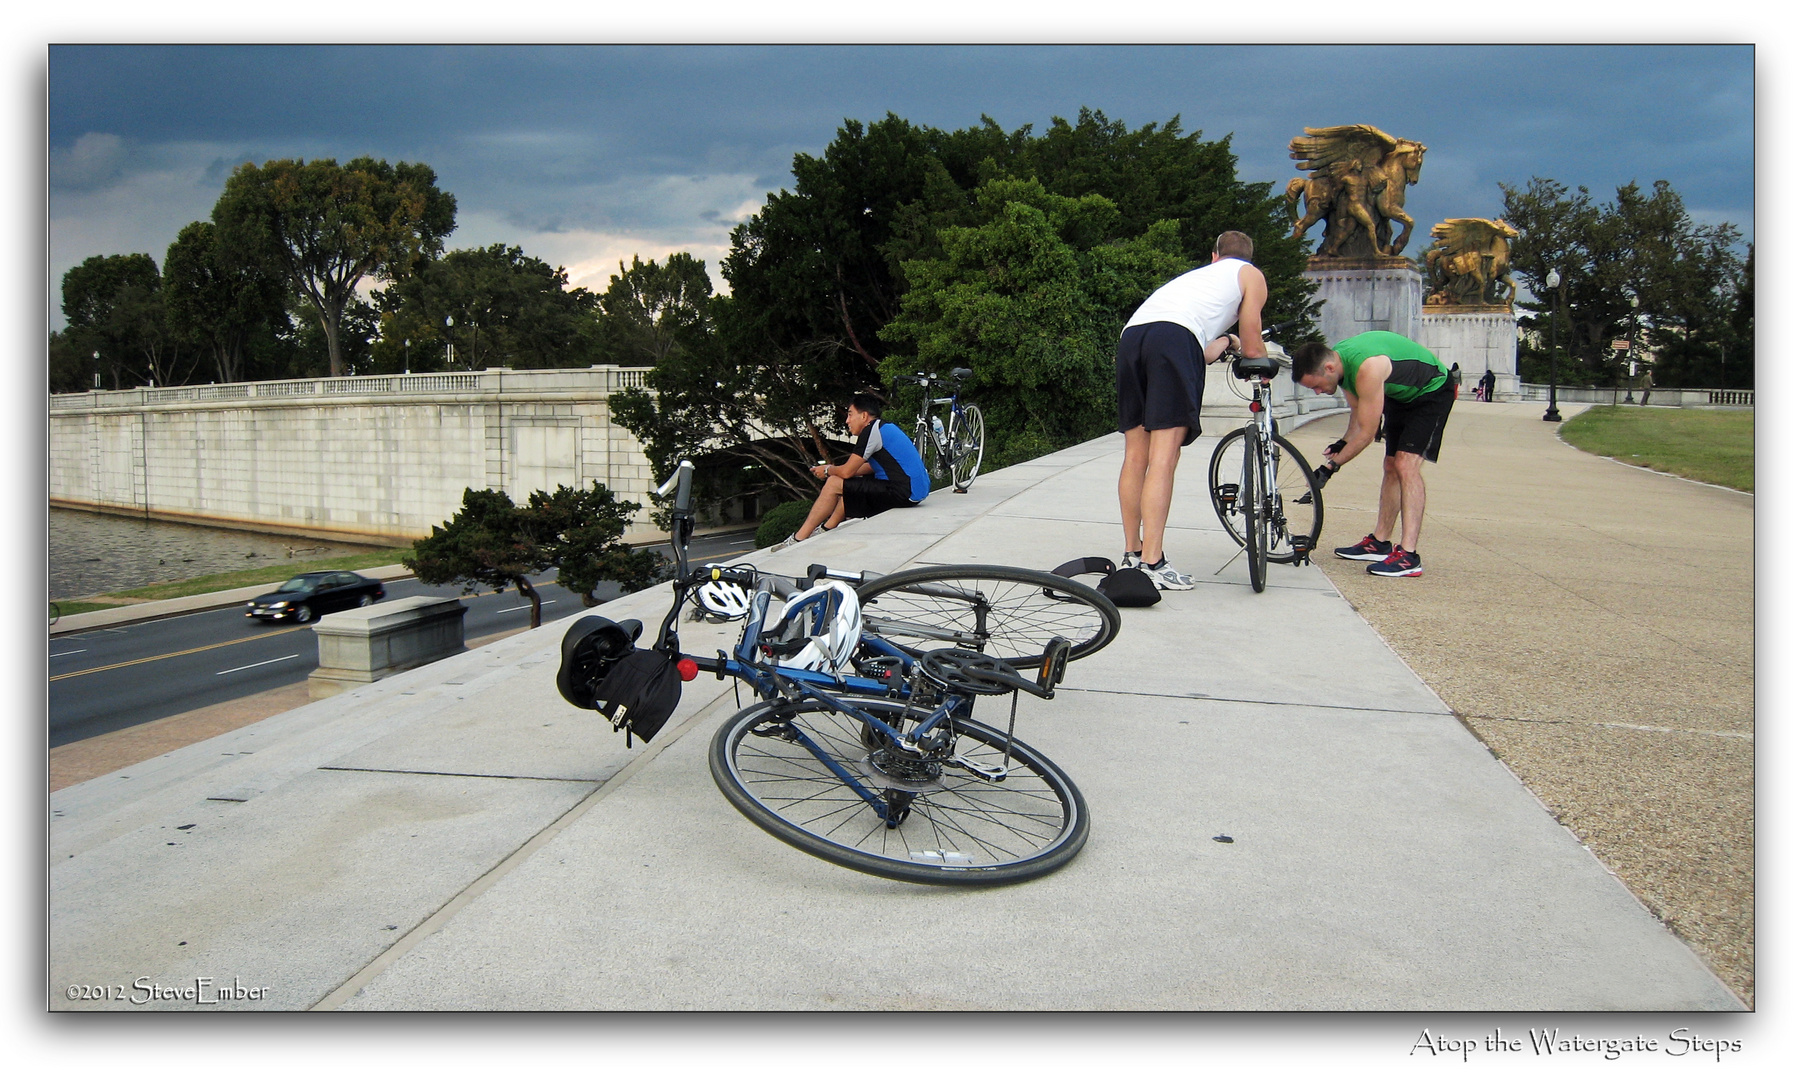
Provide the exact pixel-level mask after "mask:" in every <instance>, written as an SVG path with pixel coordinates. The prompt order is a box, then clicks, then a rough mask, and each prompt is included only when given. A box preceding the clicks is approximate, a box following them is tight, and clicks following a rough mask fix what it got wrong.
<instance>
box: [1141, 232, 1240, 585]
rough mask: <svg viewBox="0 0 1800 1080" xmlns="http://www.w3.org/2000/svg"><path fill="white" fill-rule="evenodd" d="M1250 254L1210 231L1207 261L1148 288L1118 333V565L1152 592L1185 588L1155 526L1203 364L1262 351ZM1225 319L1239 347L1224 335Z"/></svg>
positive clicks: (1194, 416)
mask: <svg viewBox="0 0 1800 1080" xmlns="http://www.w3.org/2000/svg"><path fill="white" fill-rule="evenodd" d="M1254 253H1255V248H1254V245H1253V244H1252V243H1251V240H1250V237H1249V236H1247V235H1245V234H1244V233H1241V232H1226V233H1220V234H1219V238H1218V239H1217V240H1215V241H1214V242H1213V256H1212V262H1211V263H1210V264H1209V265H1206V266H1202V267H1200V268H1199V269H1197V270H1189V271H1188V272H1187V273H1185V274H1182V275H1181V276H1180V277H1177V278H1175V279H1173V280H1171V281H1169V282H1167V283H1166V284H1164V285H1163V286H1162V287H1161V288H1160V289H1157V290H1156V291H1155V292H1153V293H1151V294H1150V298H1149V299H1148V300H1145V301H1144V303H1143V305H1142V306H1140V307H1139V308H1138V309H1137V312H1136V313H1135V314H1133V315H1132V316H1131V320H1130V321H1129V322H1127V323H1126V324H1125V331H1124V333H1122V334H1120V335H1119V346H1118V352H1117V356H1116V359H1115V362H1114V370H1115V373H1116V375H1117V379H1118V387H1119V430H1120V431H1121V432H1122V433H1124V435H1125V463H1124V464H1123V465H1122V466H1120V468H1119V517H1120V519H1121V520H1122V521H1123V523H1124V526H1125V565H1126V566H1137V567H1140V568H1141V569H1143V570H1144V571H1145V572H1146V573H1148V574H1149V575H1150V580H1151V581H1154V582H1155V583H1156V587H1157V588H1159V589H1191V588H1193V587H1194V579H1193V578H1191V577H1189V576H1188V575H1186V574H1183V573H1180V572H1179V571H1177V570H1176V569H1175V568H1174V567H1172V566H1170V565H1169V560H1168V558H1167V556H1165V555H1164V554H1163V532H1164V530H1165V529H1166V528H1167V527H1168V522H1169V506H1170V503H1171V502H1172V501H1173V500H1174V495H1175V466H1176V465H1178V464H1180V462H1181V448H1182V447H1184V446H1186V445H1188V444H1189V443H1191V442H1193V441H1194V440H1195V439H1196V438H1197V437H1199V435H1200V396H1201V392H1202V391H1203V390H1204V389H1205V388H1206V365H1207V364H1210V363H1212V362H1213V361H1215V360H1217V359H1218V358H1219V357H1220V355H1221V354H1223V353H1224V352H1225V349H1226V347H1227V346H1228V345H1231V346H1238V347H1239V348H1240V349H1241V351H1242V352H1243V354H1244V355H1245V356H1247V357H1251V358H1255V357H1259V356H1263V355H1266V354H1265V352H1264V351H1263V340H1262V308H1263V301H1265V300H1267V299H1268V296H1269V285H1268V282H1267V281H1265V280H1264V279H1263V274H1262V271H1261V270H1258V269H1257V268H1256V267H1254V266H1252V265H1250V258H1251V256H1252V255H1253V254H1254ZM1234 325H1235V326H1236V327H1237V328H1238V333H1239V334H1241V335H1242V336H1243V340H1242V342H1241V344H1240V342H1238V341H1237V340H1235V339H1234V338H1233V337H1232V336H1231V335H1230V334H1227V333H1226V331H1227V330H1229V329H1231V327H1232V326H1234Z"/></svg>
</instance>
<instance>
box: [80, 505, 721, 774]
mask: <svg viewBox="0 0 1800 1080" xmlns="http://www.w3.org/2000/svg"><path fill="white" fill-rule="evenodd" d="M749 542H750V541H749V534H748V533H731V534H720V535H716V536H711V537H706V538H703V539H700V540H697V541H696V542H695V544H694V551H695V553H696V555H698V556H699V557H700V558H702V559H712V558H722V557H729V556H730V555H733V554H738V553H741V552H743V551H745V550H747V549H748V544H749ZM554 581H555V577H554V575H549V576H547V577H545V578H544V579H542V580H540V581H536V582H533V585H534V586H535V587H536V588H537V590H538V593H539V595H540V596H542V597H543V601H544V609H543V617H544V619H545V620H546V621H550V620H554V619H557V618H561V617H563V616H564V615H565V614H567V613H568V612H569V611H571V610H573V609H575V608H578V607H579V606H580V603H581V601H580V599H579V598H578V597H577V596H575V595H574V594H573V593H570V592H568V591H567V590H565V589H562V588H559V587H558V586H557V585H556V584H554ZM461 594H462V590H461V589H460V588H459V587H458V586H456V585H438V586H427V585H422V584H420V583H419V582H418V581H417V580H415V579H412V578H403V579H401V580H398V581H390V582H388V583H387V598H388V599H389V600H399V599H403V598H406V597H411V596H460V595H461ZM597 595H598V596H599V598H600V599H601V600H603V601H604V600H611V599H612V598H614V597H616V596H618V595H619V588H618V586H616V585H612V584H607V585H604V586H602V587H601V589H600V590H599V591H598V593H597ZM463 602H464V603H465V604H467V605H468V612H467V614H466V615H465V616H464V620H463V636H464V639H465V640H469V641H474V640H477V639H480V638H486V637H492V636H493V635H495V634H500V633H504V632H507V631H511V630H519V629H522V628H524V627H525V626H527V625H528V624H529V620H530V611H529V608H530V605H529V603H528V602H527V601H526V600H525V599H524V598H523V597H520V596H519V595H518V594H517V593H514V592H507V593H501V594H495V593H488V594H485V595H482V596H469V597H464V598H463ZM318 664H319V651H318V638H317V637H316V636H315V635H314V634H313V633H312V630H311V627H306V626H293V625H289V624H284V623H273V624H271V623H263V622H255V621H252V620H250V619H246V618H245V617H244V615H243V610H242V608H241V607H239V606H236V605H234V606H232V607H229V608H222V609H216V610H212V611H197V612H193V613H191V614H185V615H177V616H173V617H170V618H165V619H157V620H155V621H153V622H144V623H137V624H134V625H128V626H113V627H102V628H95V629H91V630H86V631H82V632H80V633H74V634H65V635H61V636H58V637H56V638H54V639H53V640H52V641H51V642H50V670H49V699H50V745H51V746H53V747H54V746H62V745H65V744H67V743H71V742H76V741H78V740H81V739H88V738H92V737H94V736H96V735H104V734H106V733H108V732H113V731H120V730H123V729H125V728H128V727H134V726H136V725H139V724H144V723H148V722H150V721H152V720H159V719H161V718H163V717H165V716H173V715H175V714H177V713H183V712H188V711H190V710H193V709H198V708H203V707H205V706H208V705H216V704H218V703H220V702H224V701H232V700H235V699H237V698H240V697H247V696H249V695H251V694H259V693H262V692H264V691H267V690H274V689H277V688H279V687H282V686H289V685H292V684H294V683H298V682H302V681H304V680H305V679H306V677H307V675H309V674H310V673H311V672H312V670H313V669H314V668H316V667H318Z"/></svg>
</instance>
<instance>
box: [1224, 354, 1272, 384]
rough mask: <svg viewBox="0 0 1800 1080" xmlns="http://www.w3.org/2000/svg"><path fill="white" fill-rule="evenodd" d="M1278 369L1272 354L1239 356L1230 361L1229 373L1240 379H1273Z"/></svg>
mask: <svg viewBox="0 0 1800 1080" xmlns="http://www.w3.org/2000/svg"><path fill="white" fill-rule="evenodd" d="M1280 370H1281V365H1280V364H1278V363H1276V361H1275V358H1274V357H1273V356H1257V357H1249V356H1240V357H1238V358H1237V359H1235V360H1233V361H1232V362H1231V373H1232V374H1233V375H1236V376H1237V377H1238V378H1240V379H1273V378H1274V377H1275V373H1276V372H1277V371H1280Z"/></svg>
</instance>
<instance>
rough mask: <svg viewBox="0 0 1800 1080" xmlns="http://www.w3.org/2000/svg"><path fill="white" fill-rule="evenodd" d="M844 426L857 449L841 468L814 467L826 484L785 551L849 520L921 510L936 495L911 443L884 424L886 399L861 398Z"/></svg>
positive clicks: (846, 415) (846, 414) (854, 399)
mask: <svg viewBox="0 0 1800 1080" xmlns="http://www.w3.org/2000/svg"><path fill="white" fill-rule="evenodd" d="M844 425H845V426H846V427H848V428H849V429H850V434H852V435H854V436H856V448H855V449H854V450H852V451H851V452H850V460H848V461H846V462H844V463H843V464H842V465H825V464H820V465H814V466H813V468H812V474H813V475H814V476H815V477H818V478H819V479H820V480H823V481H825V486H824V488H822V489H821V490H820V491H819V497H818V498H817V499H815V500H814V501H813V506H812V510H810V511H809V512H808V513H807V515H806V523H805V524H803V525H801V526H800V527H799V528H798V529H795V530H794V531H793V533H792V534H791V535H789V536H788V538H787V539H786V540H784V541H783V542H782V544H781V545H780V546H783V547H785V546H786V545H788V544H793V543H798V542H799V541H801V540H806V539H809V538H810V537H811V536H812V534H813V530H815V529H821V528H822V529H826V530H830V529H835V528H837V527H838V525H839V524H840V523H841V522H842V521H843V520H844V519H845V518H864V517H874V516H875V515H876V514H879V513H881V512H882V511H883V510H892V509H894V508H895V507H897V506H917V505H919V504H920V503H921V502H923V501H924V500H925V496H927V495H929V494H931V479H930V477H928V476H927V475H926V473H925V463H924V462H923V461H921V460H919V452H918V450H916V449H914V447H913V444H912V440H911V439H908V438H907V437H906V433H905V432H904V431H901V430H900V429H899V427H897V426H895V425H894V424H891V423H888V422H887V421H885V420H883V419H882V418H881V399H880V398H878V397H876V396H875V395H873V394H857V395H855V396H853V397H852V398H851V399H850V405H849V407H848V408H846V409H845V410H844Z"/></svg>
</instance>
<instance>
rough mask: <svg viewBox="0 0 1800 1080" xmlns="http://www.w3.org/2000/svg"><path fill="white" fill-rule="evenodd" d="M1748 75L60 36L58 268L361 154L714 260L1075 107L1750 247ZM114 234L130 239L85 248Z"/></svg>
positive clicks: (1437, 212)
mask: <svg viewBox="0 0 1800 1080" xmlns="http://www.w3.org/2000/svg"><path fill="white" fill-rule="evenodd" d="M1753 60H1754V52H1753V50H1752V49H1751V48H1750V47H1749V46H1699V47H1692V46H1654V45H1652V46H1617V47H1613V46H1512V47H1489V46H1448V47H1446V46H1351V47H1289V46H1263V47H1245V46H1219V47H1185V46H1183V47H1173V46H1171V47H1156V46H1151V47H1143V46H1020V47H1008V46H971V47H940V46H917V47H914V46H904V47H903V46H869V47H839V46H819V47H783V46H680V47H650V46H631V47H625V46H601V47H526V46H479V47H473V46H442V47H422V46H370V47H343V46H320V47H294V46H267V47H245V46H217V47H209V46H102V47H88V46H80V47H72V46H71V47H55V48H53V49H52V50H51V54H50V87H49V89H50V93H49V138H50V161H51V200H52V249H53V250H52V255H53V258H52V261H53V262H56V263H61V264H65V265H72V262H76V261H79V260H80V258H82V257H85V255H87V254H95V253H101V252H99V251H86V250H85V249H84V250H80V251H77V250H72V248H74V247H79V246H80V245H90V246H91V245H95V244H98V245H101V247H102V249H103V250H127V249H130V250H151V251H153V252H156V253H160V248H158V247H156V241H155V240H154V239H153V238H151V236H150V232H151V231H154V230H152V228H151V226H152V224H154V228H155V229H160V230H162V232H165V233H166V234H167V238H166V239H163V240H162V241H161V244H162V245H163V246H166V244H167V242H168V240H170V239H173V236H174V233H175V231H176V230H178V229H179V228H180V226H181V225H182V224H183V223H184V222H185V221H187V220H192V219H193V218H194V217H200V216H205V214H206V213H207V211H208V210H209V209H210V206H211V202H212V200H213V199H214V198H216V194H217V191H218V188H219V186H220V185H221V184H222V183H223V179H224V176H225V175H226V174H227V173H228V172H229V169H230V168H231V167H232V166H233V165H235V164H236V163H238V162H240V161H244V160H261V159H265V158H269V157H284V156H332V157H336V158H338V159H339V160H347V159H349V158H351V157H355V156H358V155H361V154H370V155H374V156H377V157H384V158H387V159H389V160H399V159H405V160H416V161H425V162H428V163H429V164H431V165H432V166H433V167H434V168H435V169H436V170H437V172H438V175H439V178H440V183H441V184H442V185H443V186H444V187H445V188H446V189H448V190H450V191H452V192H454V193H455V194H456V196H457V199H458V203H459V207H460V214H459V220H460V221H461V222H462V223H463V226H464V227H463V228H459V230H458V232H457V234H456V235H455V236H453V237H452V242H453V243H455V244H466V243H474V242H481V243H488V242H493V241H495V240H502V239H504V240H509V242H519V241H520V240H523V239H524V237H512V236H509V235H500V234H501V233H505V232H507V231H508V230H512V231H516V232H518V233H524V234H532V235H535V236H538V237H551V238H554V237H555V236H557V235H564V234H566V235H567V236H569V237H578V236H579V235H580V234H582V233H583V232H593V233H606V234H608V235H610V236H614V237H619V236H626V237H629V236H641V237H645V238H646V239H645V241H644V242H645V244H646V245H649V246H651V247H654V246H655V243H656V242H661V243H665V244H667V245H680V244H688V243H693V244H699V245H710V246H711V247H712V248H713V249H714V250H715V252H716V250H717V249H718V245H721V244H723V242H724V238H725V236H726V233H727V232H728V230H729V227H730V225H731V224H732V223H733V222H734V221H735V220H739V219H741V217H742V215H743V214H744V213H745V212H747V210H746V207H748V208H749V209H754V207H755V205H756V203H757V202H759V201H760V200H761V198H762V197H763V196H764V194H765V193H767V192H768V191H771V190H774V189H778V188H781V187H783V186H788V185H791V183H792V177H791V174H790V173H789V171H788V170H789V166H790V164H791V162H792V160H793V155H794V154H795V153H796V152H808V153H818V152H820V151H821V150H822V149H823V148H824V146H825V145H826V144H827V143H828V142H830V141H831V139H832V137H833V135H834V133H835V132H836V130H837V128H838V127H839V125H840V124H841V123H842V122H843V121H844V120H845V119H846V118H857V119H863V120H873V119H879V118H880V117H882V116H883V115H885V114H887V113H888V112H890V111H891V112H893V113H896V114H898V115H900V116H902V117H905V118H907V119H908V120H911V121H913V122H914V123H918V124H927V125H931V126H935V127H940V128H959V127H966V126H969V125H972V124H976V123H979V122H980V118H981V116H982V115H983V114H986V115H989V116H992V117H993V118H994V119H995V120H996V121H997V122H998V123H1000V124H1001V125H1002V126H1003V127H1005V128H1007V129H1009V130H1010V129H1014V128H1017V127H1020V126H1023V125H1026V124H1031V125H1034V127H1035V129H1036V130H1038V131H1042V130H1044V128H1045V127H1046V126H1047V125H1048V123H1049V121H1050V118H1051V117H1052V116H1063V117H1067V118H1070V119H1073V118H1074V117H1075V116H1076V114H1077V113H1078V111H1079V110H1080V109H1081V107H1083V106H1090V107H1093V108H1096V109H1099V110H1102V111H1103V112H1104V113H1105V114H1106V115H1107V116H1108V117H1110V118H1112V119H1116V120H1121V121H1124V122H1125V123H1126V124H1128V125H1131V126H1134V127H1135V126H1140V125H1143V124H1150V123H1161V122H1163V121H1166V120H1168V119H1170V118H1171V117H1173V116H1176V115H1177V114H1179V116H1180V118H1181V123H1182V126H1183V129H1184V130H1186V131H1190V132H1191V131H1196V130H1198V131H1201V132H1203V133H1204V136H1205V137H1206V138H1209V139H1215V138H1221V137H1224V136H1227V135H1229V136H1231V140H1232V147H1233V149H1234V151H1235V152H1236V153H1237V155H1238V158H1239V174H1240V176H1241V177H1243V178H1244V179H1247V180H1257V181H1269V182H1273V183H1276V184H1278V185H1279V184H1285V183H1286V182H1287V180H1288V179H1289V178H1291V177H1293V176H1296V175H1298V174H1297V173H1296V172H1295V171H1294V169H1293V162H1292V161H1290V160H1289V159H1288V157H1287V143H1288V140H1289V139H1291V138H1293V137H1294V136H1296V135H1298V134H1300V133H1301V128H1303V127H1306V126H1327V125H1333V124H1348V123H1369V124H1374V125H1376V126H1378V127H1381V128H1383V129H1384V130H1386V131H1388V132H1390V133H1392V134H1394V135H1398V136H1403V137H1406V138H1411V139H1417V140H1419V141H1422V142H1424V143H1426V144H1427V145H1428V146H1429V147H1430V148H1431V149H1430V152H1429V154H1428V155H1427V157H1426V161H1425V168H1424V172H1423V175H1422V179H1421V183H1420V184H1419V186H1418V187H1416V188H1413V189H1411V191H1409V193H1408V209H1409V210H1410V211H1411V212H1412V213H1413V214H1414V216H1415V217H1416V218H1418V219H1419V222H1420V226H1419V230H1420V231H1419V233H1418V234H1417V235H1419V236H1421V237H1423V235H1424V231H1425V230H1426V229H1428V228H1429V226H1430V224H1431V223H1433V222H1435V221H1438V220H1441V219H1442V218H1445V217H1460V216H1484V217H1485V216H1492V215H1495V214H1498V213H1499V212H1500V194H1499V188H1498V186H1497V185H1498V184H1499V183H1500V182H1506V183H1511V184H1524V183H1526V182H1528V181H1529V180H1530V179H1531V178H1532V177H1533V176H1545V177H1551V178H1554V179H1557V180H1559V181H1562V182H1564V183H1566V184H1569V185H1571V186H1575V185H1587V186H1588V187H1590V188H1591V189H1592V190H1593V191H1594V193H1595V195H1596V196H1597V197H1601V198H1605V197H1610V196H1611V194H1612V192H1613V190H1614V188H1616V187H1617V186H1618V185H1620V184H1624V183H1627V182H1629V181H1632V180H1636V181H1638V182H1640V183H1641V184H1644V185H1646V186H1648V185H1649V184H1650V183H1651V182H1652V181H1654V180H1657V179H1667V180H1669V181H1671V182H1672V183H1673V184H1674V186H1675V188H1676V190H1678V191H1680V192H1681V193H1682V195H1683V196H1684V197H1685V198H1686V200H1687V203H1688V206H1689V208H1690V210H1692V211H1693V212H1694V213H1695V214H1696V216H1697V217H1700V218H1701V219H1702V220H1705V221H1709V222H1711V221H1724V220H1729V221H1732V222H1734V223H1736V224H1737V225H1739V226H1740V228H1742V229H1743V230H1744V232H1745V234H1746V236H1750V235H1753V233H1752V227H1753V225H1754V221H1753V218H1752V192H1753V177H1752V170H1753V164H1754V138H1753V132H1752V123H1753V115H1754V91H1753V83H1752V78H1753ZM134 185H136V186H134ZM107 215H112V216H113V218H116V219H117V220H118V221H119V222H120V223H121V224H120V225H118V226H117V227H116V228H115V227H114V226H109V225H108V224H107V222H108V221H109V220H112V219H109V218H108V217H107ZM164 218H166V219H168V220H166V221H165V220H163V219H164ZM127 226H129V228H136V229H138V230H140V233H141V234H142V235H141V237H139V236H138V234H133V235H134V238H133V240H132V242H133V243H135V244H137V246H136V247H135V248H127V247H115V248H112V249H104V245H105V243H106V242H107V241H106V237H107V236H108V235H109V229H114V231H118V230H123V229H127ZM59 230H61V237H60V239H59V235H58V232H59ZM127 231H128V230H127ZM650 238H654V242H653V241H652V239H650ZM570 242H571V243H574V242H575V241H574V240H573V239H572V240H571V241H570ZM620 242H624V241H620ZM1417 246H1418V244H1417V242H1415V249H1416V248H1417ZM665 250H666V248H665ZM646 254H647V255H648V254H652V252H650V251H646ZM608 257H609V258H610V257H611V255H609V256H608ZM557 258H559V259H564V260H571V261H572V260H573V259H574V258H575V256H573V255H567V254H558V256H557ZM65 265H59V266H56V267H53V272H54V273H55V274H56V275H57V276H60V274H61V272H62V269H63V268H65Z"/></svg>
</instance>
